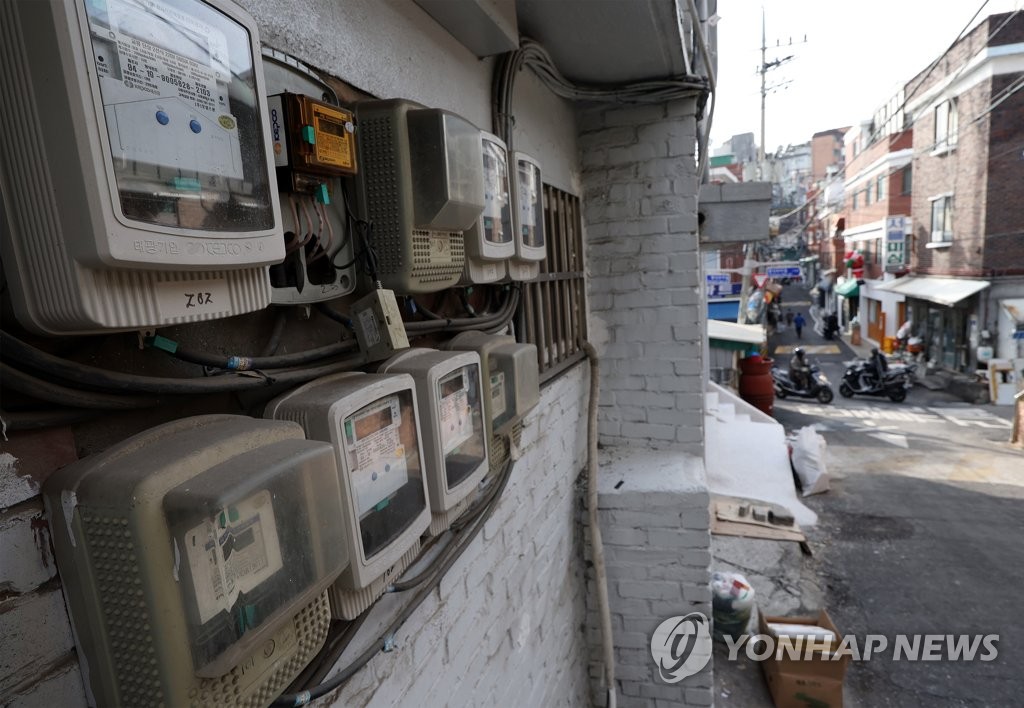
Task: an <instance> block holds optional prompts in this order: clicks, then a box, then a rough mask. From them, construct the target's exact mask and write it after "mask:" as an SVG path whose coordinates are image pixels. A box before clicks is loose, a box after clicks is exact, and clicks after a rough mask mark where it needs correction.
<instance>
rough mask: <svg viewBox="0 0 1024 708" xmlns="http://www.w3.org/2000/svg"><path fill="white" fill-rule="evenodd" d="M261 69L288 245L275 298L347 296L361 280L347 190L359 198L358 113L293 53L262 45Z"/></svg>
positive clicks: (273, 271) (276, 275) (285, 301)
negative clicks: (355, 179) (355, 181)
mask: <svg viewBox="0 0 1024 708" xmlns="http://www.w3.org/2000/svg"><path fill="white" fill-rule="evenodd" d="M263 71H264V74H265V76H266V81H267V90H268V91H269V92H270V94H271V95H270V97H269V98H268V99H267V113H268V115H269V116H270V140H271V146H272V150H273V153H274V166H275V167H276V169H277V184H278V187H279V189H280V190H281V191H280V192H279V194H278V195H277V199H278V203H279V204H280V210H281V215H282V221H283V229H284V247H285V259H284V261H283V262H281V263H278V264H277V265H273V266H271V267H270V285H271V291H270V293H271V294H270V299H271V302H273V303H274V304H277V305H298V304H308V303H314V302H324V301H326V300H333V299H336V298H339V297H343V296H345V295H348V294H350V293H352V292H353V291H354V290H355V288H356V282H357V278H356V270H355V267H354V266H355V258H354V252H355V246H354V241H353V238H352V233H351V224H350V221H349V219H348V218H347V216H348V214H347V212H348V209H347V206H348V199H347V197H346V192H347V193H348V194H350V195H352V198H353V199H354V191H355V187H354V185H353V184H350V183H351V182H352V179H351V176H352V175H353V174H354V173H355V172H356V170H357V167H358V165H357V162H356V147H355V135H356V132H355V126H354V124H353V115H352V112H351V111H350V110H348V109H346V108H344V107H343V106H340V105H338V100H337V97H336V95H335V93H334V90H333V89H332V88H331V87H330V86H329V85H328V84H327V83H325V82H324V81H323V80H322V79H321V78H320V77H319V76H317V74H316V72H314V71H313V70H312V69H310V68H309V67H307V66H306V65H305V64H303V63H302V62H300V61H298V60H296V59H294V58H293V57H290V56H288V55H286V54H283V53H281V52H279V51H277V50H274V49H269V48H264V49H263ZM314 96H318V97H320V98H319V99H317V98H313V97H314Z"/></svg>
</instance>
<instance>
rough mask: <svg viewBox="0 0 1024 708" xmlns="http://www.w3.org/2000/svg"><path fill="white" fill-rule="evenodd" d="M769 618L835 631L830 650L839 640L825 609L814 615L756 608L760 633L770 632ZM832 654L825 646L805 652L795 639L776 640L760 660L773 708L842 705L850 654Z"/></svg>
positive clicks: (835, 707)
mask: <svg viewBox="0 0 1024 708" xmlns="http://www.w3.org/2000/svg"><path fill="white" fill-rule="evenodd" d="M770 622H781V623H786V624H806V625H811V626H817V627H825V628H826V629H829V630H831V631H832V633H833V634H834V635H835V641H834V643H833V644H832V645H831V649H833V650H834V649H836V648H838V646H839V643H840V642H841V641H842V637H841V636H840V634H839V630H838V629H836V626H835V625H834V624H833V623H832V618H831V617H829V616H828V613H827V612H825V610H822V611H821V612H819V613H818V615H817V616H814V617H773V616H770V615H765V614H763V613H761V612H760V610H759V611H758V631H759V633H760V634H764V635H769V636H774V635H773V633H772V631H771V630H770V629H769V628H768V624H769V623H770ZM787 648H790V649H791V650H792V651H789V650H787ZM797 652H798V655H797ZM832 656H833V654H832V652H831V651H826V650H821V651H813V652H810V653H808V652H807V651H805V647H804V645H803V643H802V642H800V641H799V640H798V641H795V642H794V641H793V640H792V639H789V638H783V639H782V641H779V640H776V642H775V652H774V653H773V654H772V655H771V656H769V657H768V658H767V659H765V660H764V661H762V662H760V663H761V669H762V670H763V671H764V676H765V679H766V680H767V682H768V690H769V691H771V694H772V700H773V701H775V706H776V708H842V705H843V677H844V676H845V675H846V667H847V665H848V664H849V663H850V656H849V654H844V655H843V656H842V657H840V658H835V659H834V658H832ZM805 657H806V658H805Z"/></svg>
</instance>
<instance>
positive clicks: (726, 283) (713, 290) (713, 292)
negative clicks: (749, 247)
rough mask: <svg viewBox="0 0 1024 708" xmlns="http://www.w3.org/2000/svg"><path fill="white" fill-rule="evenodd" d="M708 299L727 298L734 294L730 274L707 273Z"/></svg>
mask: <svg viewBox="0 0 1024 708" xmlns="http://www.w3.org/2000/svg"><path fill="white" fill-rule="evenodd" d="M704 277H705V279H706V281H707V286H708V297H709V298H712V297H727V296H729V295H731V294H732V286H731V285H730V283H731V281H732V276H731V275H730V274H728V273H707V274H706V275H705V276H704Z"/></svg>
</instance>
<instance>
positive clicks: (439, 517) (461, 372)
mask: <svg viewBox="0 0 1024 708" xmlns="http://www.w3.org/2000/svg"><path fill="white" fill-rule="evenodd" d="M380 372H381V373H391V374H394V373H404V374H409V375H410V376H412V377H413V379H414V380H415V381H416V397H417V400H418V401H419V411H420V422H421V425H422V429H423V450H424V454H425V455H426V457H425V463H424V469H425V471H426V476H427V489H428V490H429V493H430V511H431V514H432V520H431V523H430V529H429V533H430V535H431V536H437V535H439V534H441V533H444V532H445V531H447V530H448V527H449V526H451V523H452V522H453V521H454V520H455V519H457V518H458V517H459V515H461V514H462V513H463V512H464V511H465V510H466V509H467V508H468V507H469V505H470V503H471V502H472V500H473V492H474V491H475V490H476V487H477V485H478V484H479V483H480V480H481V479H483V477H484V475H485V474H486V473H487V469H488V464H487V435H486V432H485V429H484V422H483V397H482V388H481V385H480V381H481V379H480V357H479V355H477V353H476V352H439V351H436V350H434V349H408V350H406V351H404V352H401V353H400V354H396V355H395V356H394V357H392V358H391V359H389V360H388V361H386V362H384V364H382V365H381V367H380Z"/></svg>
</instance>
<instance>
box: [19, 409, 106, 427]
mask: <svg viewBox="0 0 1024 708" xmlns="http://www.w3.org/2000/svg"><path fill="white" fill-rule="evenodd" d="M102 414H103V412H102V411H98V410H95V409H93V410H89V409H86V408H78V409H64V410H52V411H17V412H11V411H3V410H0V429H2V431H3V432H4V433H9V432H11V431H12V430H40V429H42V428H56V427H58V426H61V425H73V424H75V423H81V422H83V421H86V420H92V419H93V418H97V417H99V416H100V415H102Z"/></svg>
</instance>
